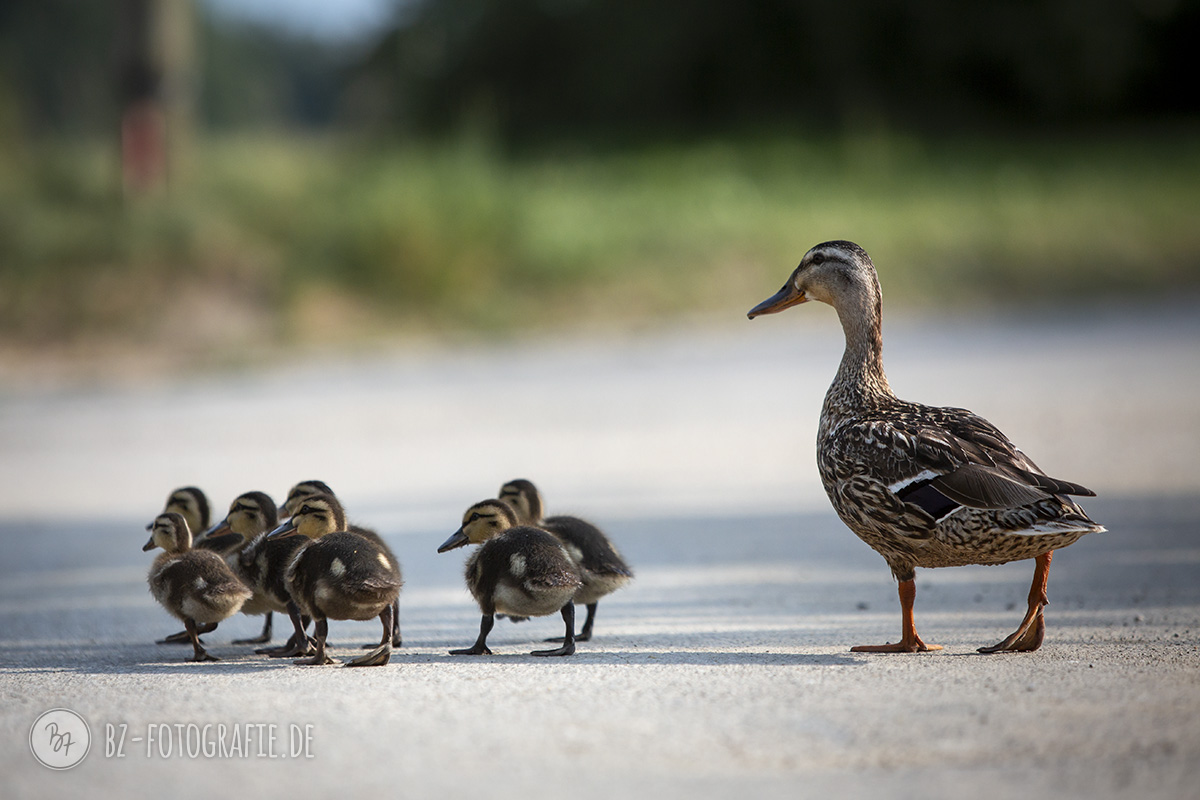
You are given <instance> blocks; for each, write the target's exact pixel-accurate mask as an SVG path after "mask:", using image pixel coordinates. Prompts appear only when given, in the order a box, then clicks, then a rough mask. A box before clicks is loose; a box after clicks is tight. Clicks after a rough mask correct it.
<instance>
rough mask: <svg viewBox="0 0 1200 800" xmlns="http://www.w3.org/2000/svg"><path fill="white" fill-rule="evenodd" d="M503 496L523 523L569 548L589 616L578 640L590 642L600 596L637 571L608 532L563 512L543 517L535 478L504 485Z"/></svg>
mask: <svg viewBox="0 0 1200 800" xmlns="http://www.w3.org/2000/svg"><path fill="white" fill-rule="evenodd" d="M499 497H500V499H501V500H504V501H505V502H507V503H508V504H509V505H510V506H512V507H513V510H514V511H516V512H517V521H518V522H519V523H520V524H521V525H533V526H535V527H538V528H541V529H542V530H546V531H549V532H550V533H552V534H554V535H555V536H557V537H558V539H559V540H560V541H561V542H562V543H563V546H564V547H566V549H567V554H568V555H569V556H571V560H572V561H574V562H575V566H576V568H578V570H579V577H580V579H581V580H582V581H583V586H581V587H580V588H579V591H578V592H576V593H575V603H576V604H577V605H582V606H586V607H587V618H586V619H585V620H584V622H583V628H582V629H581V630H580V631H579V633H578V634H577V635H576V636H575V641H577V642H587V641H590V640H591V638H592V626H593V625H594V624H595V621H596V607H597V605H599V603H600V598H602V597H605V596H607V595H610V594H612V593H613V592H615V591H616V590H617V589H620V588H621V587H622V586H624V585H625V584H626V583H628V582H629V579H630V578H632V577H633V570H632V569H630V568H629V565H628V564H626V563H625V559H623V558H622V557H621V554H620V553H619V552H617V548H616V547H614V546H613V543H612V542H611V541H610V540H609V538H608V537H607V536H605V535H604V532H603V531H601V530H600V529H599V528H597V527H596V526H595V525H593V524H592V523H590V522H588V521H587V520H583V519H580V518H579V517H570V516H562V515H559V516H553V517H545V518H543V516H542V515H543V513H544V512H543V510H542V509H543V508H544V506H543V504H542V493H541V492H539V491H538V488H537V486H535V485H534V484H533V482H532V481H528V480H526V479H524V478H517V479H515V480H511V481H509V482H508V483H506V484H504V485H503V486H501V487H500V495H499ZM551 641H560V640H558V639H554V640H551Z"/></svg>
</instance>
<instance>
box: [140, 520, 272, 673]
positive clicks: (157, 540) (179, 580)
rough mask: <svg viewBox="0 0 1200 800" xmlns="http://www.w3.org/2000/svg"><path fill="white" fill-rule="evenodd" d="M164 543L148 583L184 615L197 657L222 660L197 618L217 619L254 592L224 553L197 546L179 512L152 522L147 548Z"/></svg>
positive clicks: (160, 599)
mask: <svg viewBox="0 0 1200 800" xmlns="http://www.w3.org/2000/svg"><path fill="white" fill-rule="evenodd" d="M155 547H161V548H162V549H163V550H164V552H163V553H160V554H159V556H158V557H157V558H155V559H154V564H153V565H152V566H151V567H150V575H149V578H148V579H147V580H148V583H149V584H150V592H151V593H152V594H153V595H154V599H155V600H157V601H158V602H159V603H161V604H162V606H163V608H165V609H166V610H167V611H169V612H170V613H171V614H173V615H174V616H176V617H178V618H179V619H181V620H183V624H184V626H185V627H186V628H187V632H188V636H189V638H190V639H191V642H192V649H193V651H194V655H193V656H192V658H191V660H192V661H217V660H218V659H217V658H216V657H215V656H211V655H209V654H208V653H207V652H206V651H205V649H204V648H203V647H202V646H201V645H200V637H199V635H198V634H197V627H196V626H197V623H214V624H215V623H217V622H220V621H221V620H223V619H226V618H228V617H230V616H232V615H234V614H236V613H237V611H238V609H240V608H241V607H242V604H243V603H245V602H246V601H247V600H249V599H250V597H251V592H250V590H249V589H248V588H246V586H245V585H244V584H243V583H242V582H241V581H239V580H238V579H237V576H236V575H234V574H233V570H231V569H230V568H229V565H228V564H226V563H225V562H224V561H223V560H222V559H221V557H220V556H218V555H217V554H216V553H212V552H209V551H207V550H194V549H192V532H191V531H190V530H189V529H188V525H187V521H186V520H185V519H184V518H183V516H182V515H180V514H177V513H175V512H171V513H168V514H160V515H159V516H158V517H156V518H155V520H154V522H153V523H151V526H150V541H148V542H146V545H145V546H144V547H143V548H142V550H153V549H154V548H155Z"/></svg>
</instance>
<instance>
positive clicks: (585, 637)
mask: <svg viewBox="0 0 1200 800" xmlns="http://www.w3.org/2000/svg"><path fill="white" fill-rule="evenodd" d="M598 605H599V603H598V602H597V603H588V604H587V619H585V620H584V621H583V628H582V629H581V630H580V631H579V635H578V636H576V637H575V641H577V642H590V641H591V640H592V624H593V623H595V621H596V606H598ZM546 641H547V642H562V641H566V639H565V638H564V637H562V636H552V637H550V638H549V639H547V640H546Z"/></svg>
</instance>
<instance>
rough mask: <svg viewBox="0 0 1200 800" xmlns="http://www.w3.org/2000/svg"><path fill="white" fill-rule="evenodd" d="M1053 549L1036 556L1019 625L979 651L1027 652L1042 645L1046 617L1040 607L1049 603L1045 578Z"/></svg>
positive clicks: (1046, 577)
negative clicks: (1025, 604) (1031, 581)
mask: <svg viewBox="0 0 1200 800" xmlns="http://www.w3.org/2000/svg"><path fill="white" fill-rule="evenodd" d="M1053 557H1054V551H1053V550H1052V551H1050V552H1049V553H1043V554H1041V555H1040V556H1038V557H1037V560H1036V562H1035V563H1036V566H1035V567H1034V570H1033V584H1032V585H1030V587H1029V610H1028V611H1026V612H1025V619H1023V620H1021V624H1020V626H1018V627H1017V629H1016V630H1015V631H1013V632H1012V634H1010V635H1009V636H1008V637H1006V638H1005V639H1004V641H1002V642H998V643H997V644H994V645H992V646H991V647H981V648H979V652H981V653H1029V652H1032V651H1034V650H1037V649H1038V648H1039V647H1041V646H1042V640H1043V639H1044V638H1046V619H1045V617H1044V615H1043V613H1042V608H1043V607H1045V606H1046V605H1047V603H1049V600H1048V599H1047V598H1046V580H1047V579H1048V578H1049V577H1050V560H1051V559H1052V558H1053Z"/></svg>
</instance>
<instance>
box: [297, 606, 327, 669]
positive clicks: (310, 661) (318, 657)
mask: <svg viewBox="0 0 1200 800" xmlns="http://www.w3.org/2000/svg"><path fill="white" fill-rule="evenodd" d="M313 634H314V638H315V639H316V640H317V652H316V653H314V654H313V657H312V658H301V659H298V660H296V661H293V662H292V663H293V664H299V665H301V666H305V667H310V666H311V667H323V666H325V665H326V664H333V663H335V662H334V660H333V659H332V658H330V657H329V656H327V655H325V637H326V636H328V635H329V620H327V619H325V618H324V617H321V618H320V619H318V620H317V624H316V625H314V626H313Z"/></svg>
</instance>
